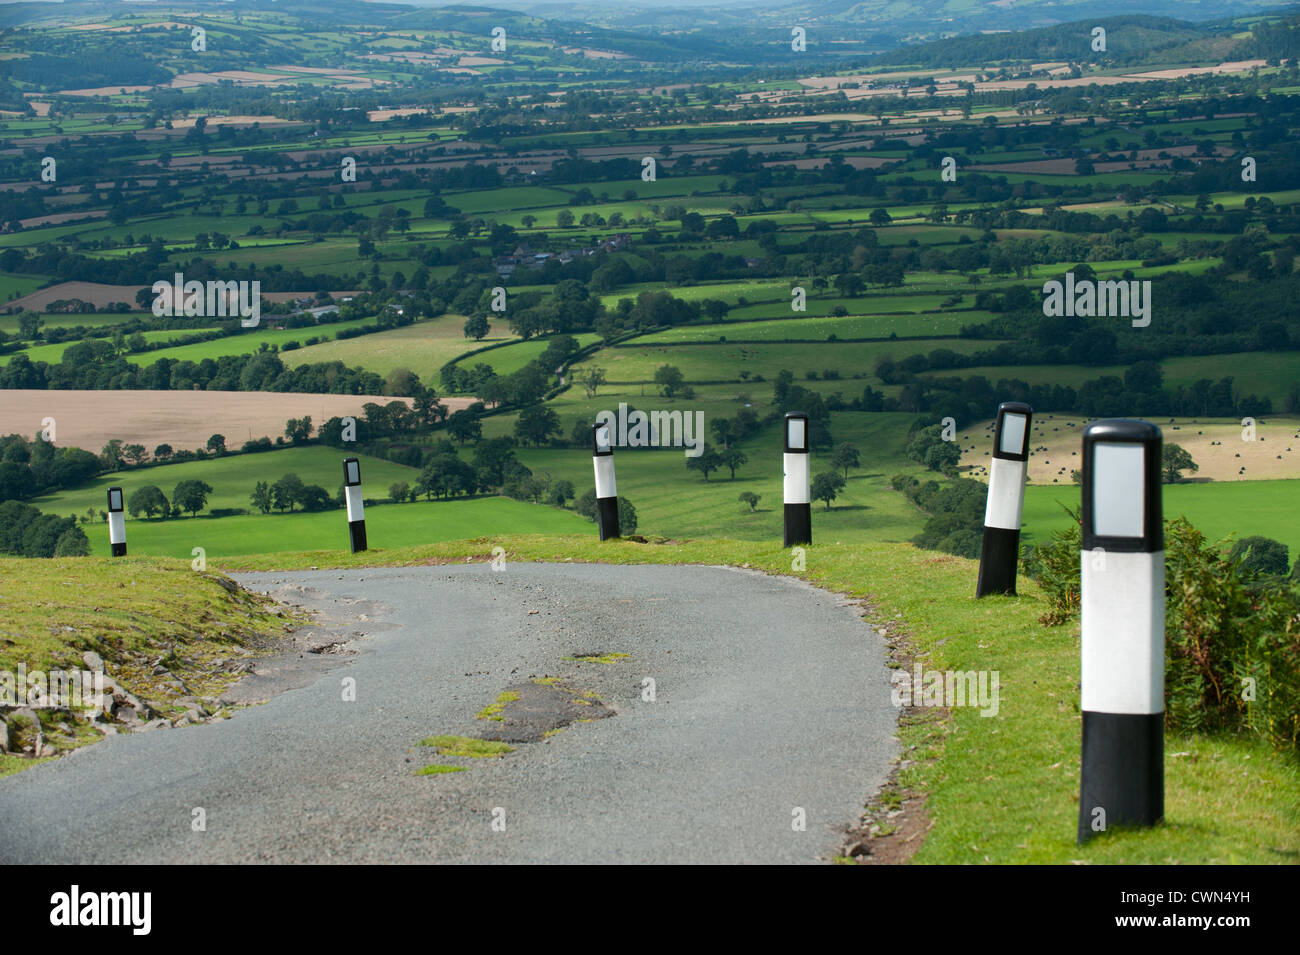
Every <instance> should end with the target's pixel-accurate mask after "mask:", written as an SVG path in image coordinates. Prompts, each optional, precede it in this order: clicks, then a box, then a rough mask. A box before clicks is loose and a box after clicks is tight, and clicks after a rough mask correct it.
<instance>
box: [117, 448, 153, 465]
mask: <svg viewBox="0 0 1300 955" xmlns="http://www.w3.org/2000/svg"><path fill="white" fill-rule="evenodd" d="M122 457H124V458H126V460H128V461H130V462H131V463H132V464H134V465H137V466H139V465H141V464H143V463H144V462H145V459H146V458H147V457H149V452H148V451H147V450H145V446H144V445H143V444H128V445H124V446H123V447H122Z"/></svg>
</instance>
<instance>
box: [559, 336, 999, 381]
mask: <svg viewBox="0 0 1300 955" xmlns="http://www.w3.org/2000/svg"><path fill="white" fill-rule="evenodd" d="M996 344H997V343H996V342H992V341H975V340H971V339H961V338H945V339H937V340H934V341H926V342H836V343H834V344H832V345H830V346H827V345H825V344H793V345H784V344H771V345H768V344H758V345H730V344H725V345H724V344H713V345H682V346H676V347H670V346H666V345H639V344H635V343H633V344H630V345H623V346H618V347H614V348H605V349H602V350H601V351H598V352H597V353H596V354H595V355H593V356H592V357H591V358H589V359H587V360H586V361H584V362H583V363H582V364H581V365H577V366H575V370H576V369H577V368H581V367H586V366H587V365H596V366H599V367H601V368H604V369H606V377H607V378H608V379H609V380H610V381H612V382H620V381H621V382H640V381H644V382H650V381H653V380H654V373H655V369H656V368H658V367H659V366H660V365H675V366H676V367H677V368H680V369H681V371H682V374H684V375H685V376H686V381H687V382H688V383H691V382H699V381H737V382H739V381H742V379H741V377H740V375H741V373H742V372H748V373H749V376H750V377H751V378H753V377H754V376H756V375H762V376H763V378H765V379H766V380H768V381H771V380H772V379H773V378H775V377H776V375H777V373H778V372H780V371H782V370H789V371H792V372H794V374H795V377H796V378H802V377H803V375H804V372H806V371H809V370H811V371H816V372H817V373H818V374H819V375H820V374H821V373H822V372H823V371H825V370H827V369H830V370H832V371H838V372H839V373H840V376H841V377H842V378H845V379H848V378H852V377H853V376H854V375H862V376H865V377H868V378H871V379H872V381H873V382H874V380H875V375H874V371H875V366H876V360H877V359H878V358H881V357H883V356H888V357H890V358H893V359H895V360H898V359H902V358H906V357H907V356H908V355H913V354H916V352H918V351H927V352H928V351H931V350H933V349H936V348H949V349H951V350H952V351H955V352H957V353H958V354H964V355H968V354H971V353H973V352H976V351H981V350H983V349H986V348H991V347H993V346H994V345H996ZM755 387H758V386H755ZM770 387H771V386H770V385H769V386H767V387H764V388H763V390H764V391H767V390H768V388H770ZM844 387H845V391H846V393H847V392H849V391H852V390H853V389H854V387H855V386H854V385H853V383H852V382H847V381H846V382H845V385H844ZM858 390H859V391H860V390H861V388H860V387H858Z"/></svg>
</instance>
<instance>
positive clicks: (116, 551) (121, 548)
mask: <svg viewBox="0 0 1300 955" xmlns="http://www.w3.org/2000/svg"><path fill="white" fill-rule="evenodd" d="M111 546H112V548H113V556H114V557H125V556H126V544H113V545H111Z"/></svg>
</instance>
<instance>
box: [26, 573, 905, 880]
mask: <svg viewBox="0 0 1300 955" xmlns="http://www.w3.org/2000/svg"><path fill="white" fill-rule="evenodd" d="M238 579H239V580H240V582H241V583H242V584H244V585H245V586H246V587H249V588H251V589H256V590H264V591H269V592H271V593H291V594H299V595H302V594H306V595H308V599H306V600H300V601H299V602H302V603H306V604H308V605H309V606H312V605H314V606H319V607H321V608H322V609H324V610H326V611H327V612H331V613H334V614H349V615H351V616H352V619H356V620H360V618H359V615H360V614H361V613H363V612H364V614H365V619H364V620H360V622H358V623H357V626H356V629H358V630H365V631H369V634H368V635H367V636H365V637H362V638H360V639H358V640H357V641H356V642H355V643H354V644H352V645H351V646H352V647H353V648H354V649H355V650H356V651H358V652H356V653H354V654H352V655H341V656H337V657H336V658H335V659H336V660H337V665H335V666H334V667H333V668H332V669H329V670H327V671H324V672H313V673H311V674H310V676H309V678H306V679H303V680H300V681H299V682H302V683H305V685H301V686H298V687H297V688H292V689H287V690H284V691H283V692H279V693H278V694H276V695H274V696H273V697H272V698H271V699H270V701H269V702H266V703H264V704H262V705H259V706H254V707H250V708H248V709H244V710H240V711H239V712H238V713H237V714H236V715H235V716H234V717H233V718H232V719H229V720H225V721H221V722H217V723H212V724H205V725H201V726H193V727H184V728H174V729H165V730H154V731H151V732H147V733H138V734H131V735H124V736H117V737H110V738H109V739H107V740H105V741H104V742H101V743H97V744H94V745H92V746H88V747H85V748H83V749H81V750H78V751H76V752H74V753H72V754H70V755H69V756H67V757H64V758H62V759H59V760H55V761H53V762H51V763H47V764H44V765H41V766H37V767H34V768H33V769H30V770H27V771H26V772H23V773H20V774H18V775H16V776H11V777H7V778H5V779H0V862H5V863H42V862H44V863H49V862H65V863H137V862H164V863H190V862H194V863H213V862H379V863H383V862H403V863H411V862H625V863H645V862H671V863H711V862H713V863H718V862H720V863H735V862H740V863H748V862H782V863H793V862H817V861H825V860H827V859H829V858H830V857H831V856H832V855H834V853H835V851H836V849H837V848H838V846H839V845H840V843H841V841H842V837H843V833H844V830H845V828H846V826H848V825H849V824H852V823H854V822H855V821H856V820H857V818H858V815H859V813H860V811H861V807H862V806H863V804H864V803H865V802H866V800H867V799H868V797H869V796H870V795H871V794H872V793H873V792H874V791H875V790H876V789H877V788H878V787H879V786H880V785H881V783H883V782H884V780H885V777H886V775H887V773H888V770H889V767H890V763H891V760H892V758H893V756H894V755H895V753H896V752H897V743H896V741H895V739H894V732H895V722H896V717H897V711H896V709H895V708H894V707H893V706H892V705H891V702H890V687H889V681H888V673H889V671H888V670H887V669H886V667H885V650H884V645H883V641H882V640H881V639H880V638H879V636H878V635H876V634H875V633H874V632H873V631H872V630H871V629H870V628H869V627H868V626H867V625H866V624H865V623H863V622H862V620H861V619H860V618H859V615H858V614H859V612H858V610H857V608H856V607H855V606H854V605H852V604H851V603H850V602H848V601H846V600H844V599H842V598H839V597H837V596H835V595H832V594H828V593H825V592H822V591H819V590H817V589H815V588H813V587H811V586H808V585H806V584H803V583H800V582H798V581H792V580H788V579H781V578H772V577H767V576H764V575H761V574H757V573H751V572H747V571H737V570H728V569H723V568H708V567H666V566H634V567H623V566H609V565H581V564H524V563H510V564H508V565H507V566H506V567H505V569H504V570H500V571H494V570H492V569H491V567H490V565H488V564H481V563H480V564H472V565H456V566H443V567H419V568H394V569H367V570H359V571H317V572H294V573H268V574H242V575H238ZM298 588H303V589H298ZM588 653H626V654H628V655H629V656H628V657H626V658H622V659H619V660H618V661H617V662H614V663H608V664H605V663H597V662H588V661H583V662H578V661H572V660H565V659H564V658H565V657H569V656H575V655H582V654H588ZM543 676H551V677H559V678H561V679H562V680H563V681H564V682H566V683H567V684H569V685H570V686H572V687H574V688H576V689H578V690H592V691H594V692H596V693H598V694H599V696H600V697H601V698H602V699H603V700H604V701H605V703H606V704H607V705H608V706H610V707H612V708H613V709H614V710H615V711H616V715H614V716H612V717H609V718H605V719H600V720H597V721H593V722H588V723H573V724H571V725H569V726H568V727H566V728H565V729H564V730H563V731H562V732H560V733H558V734H557V735H554V736H551V737H549V738H547V739H545V740H543V741H541V742H534V743H520V744H518V745H517V746H516V749H515V751H514V752H513V753H510V754H508V755H507V756H505V757H502V758H497V759H480V760H468V759H450V758H443V757H437V756H434V755H433V753H432V751H431V750H430V749H429V748H427V747H423V746H420V745H419V741H420V740H421V739H422V738H424V737H426V736H429V735H434V734H441V733H448V734H458V735H467V736H472V735H479V732H480V731H481V730H482V729H483V728H484V725H485V724H484V722H483V721H481V720H477V719H476V718H475V714H477V713H478V712H479V711H480V710H481V709H482V708H483V707H484V706H486V705H487V704H489V703H491V702H493V700H495V699H496V698H497V695H498V694H499V693H501V691H502V690H504V689H505V688H506V687H507V686H509V685H511V684H514V683H519V682H523V681H527V680H528V679H529V678H532V677H543ZM646 677H649V678H651V679H653V681H654V689H655V699H654V701H653V702H648V701H645V700H643V699H642V695H643V680H644V678H646ZM347 678H351V679H353V680H355V689H356V694H355V695H356V699H355V701H347V700H344V698H343V697H344V695H345V693H344V690H343V687H344V683H345V680H346V679H347ZM428 763H447V764H451V763H459V764H462V765H467V766H469V769H468V770H467V771H465V772H458V773H450V774H442V775H433V776H418V775H416V774H415V771H416V770H417V769H419V768H420V767H422V766H424V765H425V764H428ZM197 808H201V809H202V810H203V811H204V816H205V823H206V828H205V830H204V831H194V826H193V824H192V820H193V819H194V818H195V813H194V810H195V809H197ZM494 810H497V812H495V813H494ZM799 810H802V815H803V817H804V818H805V819H806V828H805V829H804V830H803V831H799V830H798V829H797V828H796V827H795V822H796V820H797V819H798V818H799V812H798V811H799ZM494 820H495V822H496V825H495V826H494V824H493V823H494ZM502 823H504V825H503V826H502Z"/></svg>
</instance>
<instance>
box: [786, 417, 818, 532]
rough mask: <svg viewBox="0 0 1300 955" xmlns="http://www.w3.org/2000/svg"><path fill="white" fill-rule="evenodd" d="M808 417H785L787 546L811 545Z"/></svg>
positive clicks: (810, 461)
mask: <svg viewBox="0 0 1300 955" xmlns="http://www.w3.org/2000/svg"><path fill="white" fill-rule="evenodd" d="M808 443H809V441H808V416H807V415H806V414H804V413H803V412H802V411H790V412H787V413H786V416H785V453H784V454H783V455H782V467H783V470H784V472H785V489H784V490H785V492H784V498H785V545H784V546H786V547H794V546H795V545H797V544H811V543H812V496H811V492H812V457H811V455H810V454H809V453H808Z"/></svg>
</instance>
